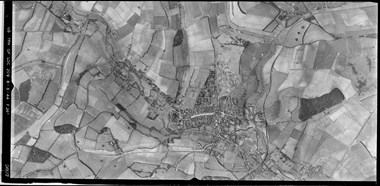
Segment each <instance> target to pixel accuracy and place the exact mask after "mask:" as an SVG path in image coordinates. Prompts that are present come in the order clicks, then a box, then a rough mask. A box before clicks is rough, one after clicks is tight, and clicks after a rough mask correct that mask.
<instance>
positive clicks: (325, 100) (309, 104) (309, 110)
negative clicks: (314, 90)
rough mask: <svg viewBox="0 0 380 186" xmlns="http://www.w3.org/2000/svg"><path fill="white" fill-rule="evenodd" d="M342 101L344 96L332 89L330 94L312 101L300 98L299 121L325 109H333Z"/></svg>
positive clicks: (337, 90) (336, 89)
mask: <svg viewBox="0 0 380 186" xmlns="http://www.w3.org/2000/svg"><path fill="white" fill-rule="evenodd" d="M343 100H344V95H343V94H342V92H341V91H340V90H339V89H338V88H334V89H333V90H332V91H331V92H330V93H328V94H325V95H323V96H321V97H318V98H314V99H304V98H301V107H300V113H299V116H298V117H299V119H300V120H301V121H306V120H308V119H309V118H311V117H312V116H314V115H316V114H319V113H321V112H323V111H324V110H325V109H328V108H330V107H333V106H335V105H337V104H339V103H341V102H342V101H343Z"/></svg>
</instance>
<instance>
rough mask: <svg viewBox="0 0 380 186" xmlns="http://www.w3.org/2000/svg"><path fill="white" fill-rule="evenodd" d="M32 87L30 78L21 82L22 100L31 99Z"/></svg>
mask: <svg viewBox="0 0 380 186" xmlns="http://www.w3.org/2000/svg"><path fill="white" fill-rule="evenodd" d="M31 88H32V86H31V82H30V79H28V80H26V81H24V82H22V83H21V84H20V101H24V102H27V101H28V99H29V91H30V89H31Z"/></svg>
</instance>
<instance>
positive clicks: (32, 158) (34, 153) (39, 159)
mask: <svg viewBox="0 0 380 186" xmlns="http://www.w3.org/2000/svg"><path fill="white" fill-rule="evenodd" d="M49 157H50V153H49V152H46V151H44V150H41V149H39V148H36V147H32V150H31V151H30V153H29V156H28V159H27V161H29V162H35V163H44V162H45V161H46V160H47V159H48V158H49Z"/></svg>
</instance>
